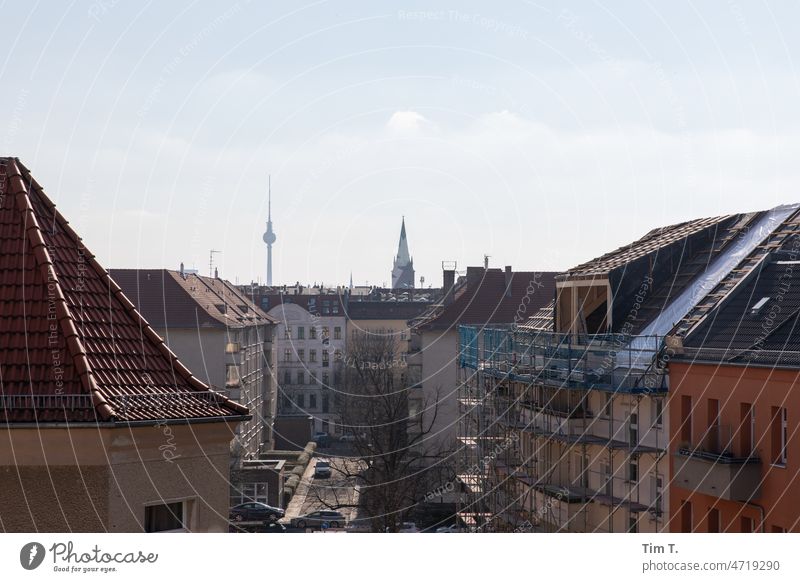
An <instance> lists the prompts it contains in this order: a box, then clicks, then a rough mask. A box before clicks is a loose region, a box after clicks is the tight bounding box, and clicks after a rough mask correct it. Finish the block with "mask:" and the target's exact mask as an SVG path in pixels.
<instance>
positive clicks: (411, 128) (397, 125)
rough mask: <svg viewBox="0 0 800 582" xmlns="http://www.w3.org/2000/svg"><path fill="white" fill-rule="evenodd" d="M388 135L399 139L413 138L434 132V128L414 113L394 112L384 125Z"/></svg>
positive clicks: (423, 117) (425, 119) (422, 116)
mask: <svg viewBox="0 0 800 582" xmlns="http://www.w3.org/2000/svg"><path fill="white" fill-rule="evenodd" d="M386 128H387V129H388V130H389V133H390V134H391V135H394V136H400V137H413V136H419V135H422V134H424V133H426V132H428V131H431V130H434V129H435V126H434V125H433V124H432V123H431V122H430V120H428V119H427V118H426V117H425V116H424V115H422V114H420V113H417V112H416V111H396V112H394V113H393V114H392V117H391V118H390V119H389V121H388V122H387V123H386Z"/></svg>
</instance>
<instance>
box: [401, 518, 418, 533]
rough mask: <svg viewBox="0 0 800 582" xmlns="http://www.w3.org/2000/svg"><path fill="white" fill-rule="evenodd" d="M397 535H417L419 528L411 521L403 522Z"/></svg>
mask: <svg viewBox="0 0 800 582" xmlns="http://www.w3.org/2000/svg"><path fill="white" fill-rule="evenodd" d="M397 533H419V528H418V527H417V524H416V523H414V522H413V521H404V522H403V523H402V524H401V525H400V529H398V530H397Z"/></svg>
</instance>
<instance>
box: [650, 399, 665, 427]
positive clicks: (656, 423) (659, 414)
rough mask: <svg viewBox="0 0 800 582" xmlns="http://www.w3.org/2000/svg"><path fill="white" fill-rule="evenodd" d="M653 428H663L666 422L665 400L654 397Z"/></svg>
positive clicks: (652, 404)
mask: <svg viewBox="0 0 800 582" xmlns="http://www.w3.org/2000/svg"><path fill="white" fill-rule="evenodd" d="M650 402H651V405H650V406H651V408H652V418H653V428H661V427H662V425H663V424H664V400H663V399H661V398H656V397H653V398H652V399H651V400H650Z"/></svg>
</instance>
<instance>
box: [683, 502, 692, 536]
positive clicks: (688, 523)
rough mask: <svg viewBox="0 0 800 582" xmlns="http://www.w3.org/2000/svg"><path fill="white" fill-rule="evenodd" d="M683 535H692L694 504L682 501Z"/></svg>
mask: <svg viewBox="0 0 800 582" xmlns="http://www.w3.org/2000/svg"><path fill="white" fill-rule="evenodd" d="M681 533H692V502H691V501H686V500H683V501H681Z"/></svg>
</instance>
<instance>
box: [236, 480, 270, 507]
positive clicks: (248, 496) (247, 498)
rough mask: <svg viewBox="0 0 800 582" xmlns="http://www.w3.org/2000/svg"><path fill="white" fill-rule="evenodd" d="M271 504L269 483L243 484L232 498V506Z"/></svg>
mask: <svg viewBox="0 0 800 582" xmlns="http://www.w3.org/2000/svg"><path fill="white" fill-rule="evenodd" d="M251 502H255V503H269V483H242V485H241V487H240V488H239V489H237V490H236V491H234V493H233V495H232V496H231V505H239V504H240V503H251Z"/></svg>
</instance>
